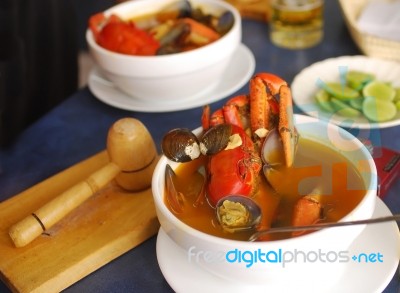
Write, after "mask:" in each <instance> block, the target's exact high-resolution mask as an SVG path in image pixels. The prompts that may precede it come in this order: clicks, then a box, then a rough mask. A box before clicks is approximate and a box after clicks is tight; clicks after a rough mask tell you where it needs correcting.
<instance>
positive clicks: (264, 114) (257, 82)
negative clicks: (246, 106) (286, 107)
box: [250, 75, 270, 138]
mask: <svg viewBox="0 0 400 293" xmlns="http://www.w3.org/2000/svg"><path fill="white" fill-rule="evenodd" d="M267 100H268V94H267V90H266V86H265V84H264V81H263V79H262V78H261V77H259V76H258V75H256V76H255V77H254V78H252V79H251V80H250V126H251V130H252V132H253V133H255V134H256V135H257V136H258V137H260V138H261V137H265V136H266V134H267V132H268V129H269V127H270V123H269V122H270V119H269V117H268V113H269V112H270V108H269V104H268V102H267Z"/></svg>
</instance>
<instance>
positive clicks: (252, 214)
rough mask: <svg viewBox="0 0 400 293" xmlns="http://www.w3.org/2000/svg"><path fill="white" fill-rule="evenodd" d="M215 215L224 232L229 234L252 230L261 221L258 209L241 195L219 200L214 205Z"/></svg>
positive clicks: (247, 198) (249, 199)
mask: <svg viewBox="0 0 400 293" xmlns="http://www.w3.org/2000/svg"><path fill="white" fill-rule="evenodd" d="M216 214H217V219H218V222H219V223H220V224H221V226H222V228H223V229H224V231H227V232H230V233H235V232H240V231H247V230H253V229H255V227H256V226H257V225H258V224H259V223H260V221H261V209H260V207H259V206H258V205H257V204H256V203H255V202H254V201H253V200H252V199H251V198H249V197H247V196H243V195H228V196H225V197H223V198H221V199H220V200H219V201H218V203H217V205H216Z"/></svg>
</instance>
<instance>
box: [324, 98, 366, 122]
mask: <svg viewBox="0 0 400 293" xmlns="http://www.w3.org/2000/svg"><path fill="white" fill-rule="evenodd" d="M331 103H332V106H333V107H334V108H335V110H336V114H338V115H340V116H344V117H352V118H355V117H358V116H360V115H361V112H360V111H358V110H356V109H353V108H351V107H350V106H349V105H347V104H346V103H344V102H342V101H341V100H339V99H336V98H331Z"/></svg>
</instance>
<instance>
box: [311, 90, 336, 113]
mask: <svg viewBox="0 0 400 293" xmlns="http://www.w3.org/2000/svg"><path fill="white" fill-rule="evenodd" d="M315 99H316V100H317V104H318V106H319V107H320V108H321V109H322V110H324V111H326V112H329V113H333V112H335V109H333V107H332V105H331V102H330V97H329V94H328V93H327V92H326V91H325V90H323V89H321V90H319V91H318V92H317V93H316V94H315Z"/></svg>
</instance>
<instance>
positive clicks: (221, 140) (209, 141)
mask: <svg viewBox="0 0 400 293" xmlns="http://www.w3.org/2000/svg"><path fill="white" fill-rule="evenodd" d="M231 135H232V125H230V124H219V125H216V126H214V127H211V128H210V129H208V130H207V131H206V133H204V135H203V137H202V138H201V142H200V150H201V153H202V154H203V155H213V154H216V153H218V152H220V151H222V150H223V149H225V148H226V146H227V145H228V142H229V138H230V136H231Z"/></svg>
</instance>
